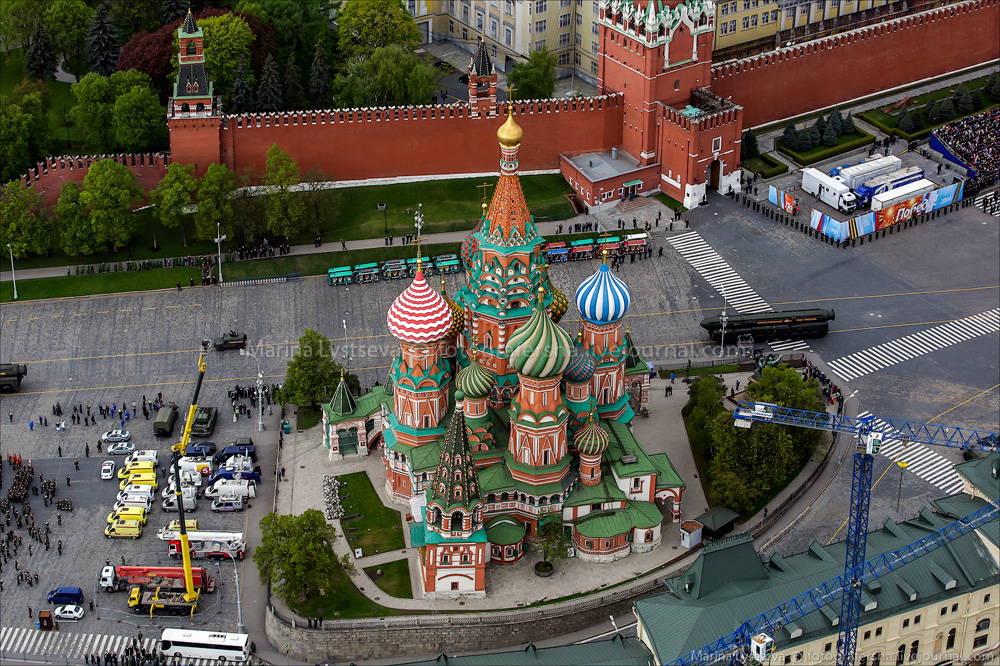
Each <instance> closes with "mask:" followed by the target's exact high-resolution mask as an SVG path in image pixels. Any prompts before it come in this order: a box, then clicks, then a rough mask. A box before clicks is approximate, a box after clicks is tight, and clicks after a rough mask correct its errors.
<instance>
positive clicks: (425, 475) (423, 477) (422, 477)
mask: <svg viewBox="0 0 1000 666" xmlns="http://www.w3.org/2000/svg"><path fill="white" fill-rule="evenodd" d="M420 480H421V481H426V480H427V472H424V473H423V474H421V475H420Z"/></svg>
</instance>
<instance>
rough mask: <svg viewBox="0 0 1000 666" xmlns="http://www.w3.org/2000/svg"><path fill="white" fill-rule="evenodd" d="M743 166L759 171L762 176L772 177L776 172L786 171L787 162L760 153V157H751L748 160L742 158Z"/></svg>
mask: <svg viewBox="0 0 1000 666" xmlns="http://www.w3.org/2000/svg"><path fill="white" fill-rule="evenodd" d="M743 168H744V169H748V170H750V171H753V172H756V173H760V174H761V175H762V176H763V177H764V178H773V177H774V176H777V175H778V174H782V173H785V172H786V171H788V165H787V164H785V163H784V162H782V161H781V160H778V159H775V158H773V157H771V156H770V155H767V154H762V155H761V156H760V157H751V158H750V159H748V160H744V162H743Z"/></svg>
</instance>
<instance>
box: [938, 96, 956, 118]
mask: <svg viewBox="0 0 1000 666" xmlns="http://www.w3.org/2000/svg"><path fill="white" fill-rule="evenodd" d="M954 119H955V105H954V104H952V103H951V98H945V100H944V101H943V102H941V120H954Z"/></svg>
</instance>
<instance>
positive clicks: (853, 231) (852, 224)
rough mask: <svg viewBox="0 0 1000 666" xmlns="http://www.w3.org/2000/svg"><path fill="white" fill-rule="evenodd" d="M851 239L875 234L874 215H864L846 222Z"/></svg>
mask: <svg viewBox="0 0 1000 666" xmlns="http://www.w3.org/2000/svg"><path fill="white" fill-rule="evenodd" d="M848 227H849V229H850V236H851V238H858V237H860V236H864V235H865V234H870V233H874V232H875V213H865V214H864V215H862V216H861V217H856V218H854V219H853V220H850V221H849V222H848Z"/></svg>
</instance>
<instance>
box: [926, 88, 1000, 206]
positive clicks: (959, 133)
mask: <svg viewBox="0 0 1000 666" xmlns="http://www.w3.org/2000/svg"><path fill="white" fill-rule="evenodd" d="M934 133H935V134H936V135H937V137H938V138H939V139H940V140H941V141H942V142H944V143H945V144H946V145H947V146H948V147H949V148H951V150H952V151H953V152H954V153H955V155H956V156H957V157H959V158H960V159H961V160H962V161H964V162H965V163H966V165H968V166H969V167H971V168H972V170H973V171H975V172H976V178H975V181H976V184H977V185H978V187H983V186H988V185H992V184H993V183H995V182H996V181H997V180H998V179H1000V107H995V108H992V109H990V110H988V111H984V112H983V113H977V114H976V115H974V116H966V117H965V118H961V119H960V120H956V121H955V122H953V123H949V124H947V125H945V126H944V127H941V128H938V129H937V130H935V131H934Z"/></svg>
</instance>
